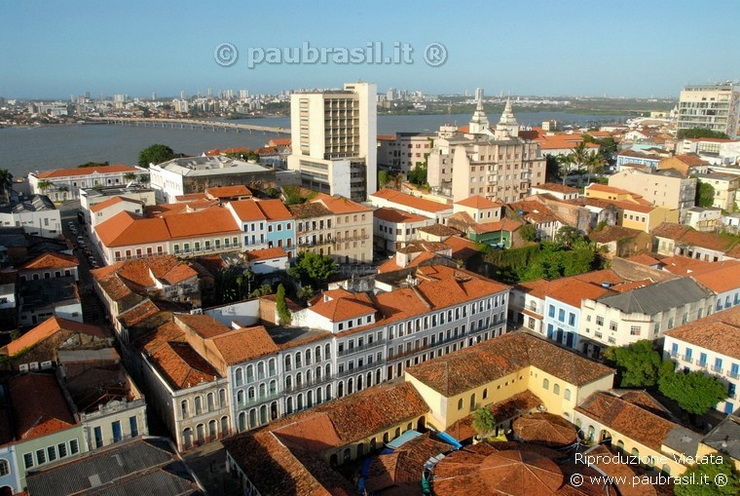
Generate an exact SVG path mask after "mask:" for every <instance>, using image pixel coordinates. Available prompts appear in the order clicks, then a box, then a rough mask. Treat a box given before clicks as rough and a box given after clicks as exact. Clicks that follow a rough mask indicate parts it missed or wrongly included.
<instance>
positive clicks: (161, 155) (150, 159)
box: [139, 144, 176, 167]
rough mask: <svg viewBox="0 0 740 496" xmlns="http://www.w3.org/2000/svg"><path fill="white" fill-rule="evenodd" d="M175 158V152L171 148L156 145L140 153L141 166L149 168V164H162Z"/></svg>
mask: <svg viewBox="0 0 740 496" xmlns="http://www.w3.org/2000/svg"><path fill="white" fill-rule="evenodd" d="M175 157H176V155H175V152H174V151H173V150H172V148H170V147H169V146H167V145H160V144H155V145H151V146H149V147H147V148H144V149H143V150H141V152H139V166H141V167H149V164H161V163H162V162H167V161H168V160H172V159H173V158H175Z"/></svg>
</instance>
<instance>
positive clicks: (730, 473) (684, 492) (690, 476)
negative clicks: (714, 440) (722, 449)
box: [673, 454, 740, 496]
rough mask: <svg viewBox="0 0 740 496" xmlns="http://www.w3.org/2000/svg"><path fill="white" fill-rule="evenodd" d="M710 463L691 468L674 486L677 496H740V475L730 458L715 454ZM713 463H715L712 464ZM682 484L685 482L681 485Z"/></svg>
mask: <svg viewBox="0 0 740 496" xmlns="http://www.w3.org/2000/svg"><path fill="white" fill-rule="evenodd" d="M707 461H708V463H700V464H697V465H694V466H692V467H690V468H689V469H688V470H686V472H684V473H683V474H681V475H680V476H679V478H678V480H677V481H676V483H675V485H674V486H673V492H674V493H675V494H676V496H735V495H737V494H740V474H738V471H737V470H735V466H734V464H733V463H732V460H730V459H729V458H728V457H726V456H723V455H720V454H714V455H713V457H712V459H711V460H707ZM711 462H713V463H711ZM681 482H685V483H683V484H681Z"/></svg>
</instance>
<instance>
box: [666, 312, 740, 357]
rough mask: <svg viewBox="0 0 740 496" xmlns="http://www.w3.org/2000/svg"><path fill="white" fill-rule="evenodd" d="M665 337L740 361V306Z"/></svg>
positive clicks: (685, 325)
mask: <svg viewBox="0 0 740 496" xmlns="http://www.w3.org/2000/svg"><path fill="white" fill-rule="evenodd" d="M665 335H666V336H670V337H672V338H676V339H680V340H681V341H686V342H687V343H691V344H693V345H696V346H701V347H702V348H706V349H708V350H711V351H714V352H716V353H720V354H722V355H726V356H731V357H733V358H736V359H740V306H736V307H733V308H729V309H727V310H723V311H721V312H717V313H714V314H712V315H710V316H708V317H704V318H703V319H699V320H696V321H694V322H690V323H688V324H684V325H682V326H680V327H676V328H675V329H671V330H670V331H666V332H665Z"/></svg>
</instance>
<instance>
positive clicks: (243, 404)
mask: <svg viewBox="0 0 740 496" xmlns="http://www.w3.org/2000/svg"><path fill="white" fill-rule="evenodd" d="M280 396H281V394H280V393H279V392H277V391H275V392H271V393H268V394H267V395H266V396H255V397H254V398H247V399H246V400H244V401H239V402H237V403H236V408H237V409H239V410H241V409H243V408H248V407H250V406H254V405H260V404H262V403H267V402H269V401H272V400H276V399H278V398H280Z"/></svg>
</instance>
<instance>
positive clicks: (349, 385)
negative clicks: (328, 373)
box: [347, 377, 355, 394]
mask: <svg viewBox="0 0 740 496" xmlns="http://www.w3.org/2000/svg"><path fill="white" fill-rule="evenodd" d="M354 384H355V383H354V380H353V379H352V378H351V377H350V378H349V379H348V380H347V394H352V393H353V392H354V391H355V388H354Z"/></svg>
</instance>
